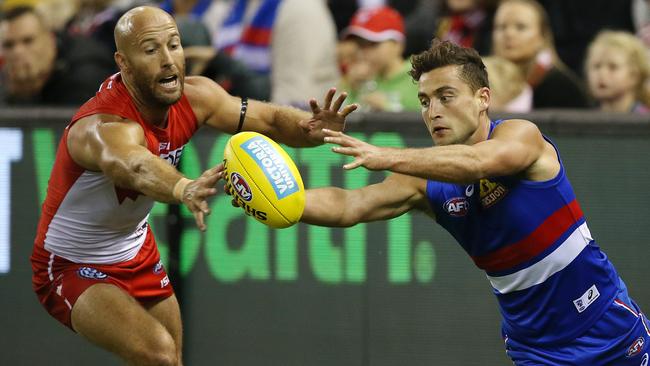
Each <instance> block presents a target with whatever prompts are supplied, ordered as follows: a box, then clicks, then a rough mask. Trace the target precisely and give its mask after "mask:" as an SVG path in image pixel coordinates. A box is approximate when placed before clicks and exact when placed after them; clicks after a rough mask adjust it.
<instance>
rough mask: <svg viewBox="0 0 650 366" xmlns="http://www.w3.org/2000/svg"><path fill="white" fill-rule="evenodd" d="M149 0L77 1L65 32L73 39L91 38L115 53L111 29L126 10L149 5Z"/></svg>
mask: <svg viewBox="0 0 650 366" xmlns="http://www.w3.org/2000/svg"><path fill="white" fill-rule="evenodd" d="M150 2H151V1H149V0H78V9H77V11H76V14H75V16H74V17H73V18H72V19H70V21H69V22H68V24H66V27H65V32H66V33H67V34H69V35H70V36H73V37H84V38H92V39H93V40H95V41H97V42H98V43H101V44H102V45H103V46H104V47H106V48H107V49H108V50H110V52H111V53H114V52H115V51H116V49H115V41H114V39H113V29H114V28H115V24H117V20H118V19H119V18H120V16H122V14H124V13H126V11H127V10H129V9H131V8H134V7H136V6H140V5H145V4H148V3H150Z"/></svg>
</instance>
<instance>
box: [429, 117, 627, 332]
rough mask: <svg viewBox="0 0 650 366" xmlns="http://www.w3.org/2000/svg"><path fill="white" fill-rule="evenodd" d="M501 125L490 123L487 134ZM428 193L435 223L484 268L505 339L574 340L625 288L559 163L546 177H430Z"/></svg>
mask: <svg viewBox="0 0 650 366" xmlns="http://www.w3.org/2000/svg"><path fill="white" fill-rule="evenodd" d="M500 122H501V121H497V122H491V127H490V135H491V134H492V131H493V129H494V127H496V126H497V125H498V124H499V123H500ZM556 151H557V150H556ZM558 159H559V154H558ZM427 197H428V199H429V202H430V204H431V207H432V208H433V210H434V211H435V215H436V219H437V221H438V223H439V224H440V225H442V226H443V227H444V228H445V229H446V230H447V231H449V232H450V233H451V235H453V237H454V238H455V239H456V240H457V241H458V242H459V243H460V245H461V246H462V247H463V249H465V251H466V252H467V253H468V254H469V255H470V256H471V257H472V259H473V261H474V263H475V264H476V266H478V267H479V268H481V269H483V270H484V271H485V272H486V274H487V277H488V280H489V281H490V283H491V284H492V287H493V290H494V293H495V295H496V296H497V298H498V301H499V305H500V309H501V313H502V316H503V330H504V332H505V333H506V334H507V335H508V337H511V338H513V339H518V340H519V341H522V342H532V343H533V344H552V343H556V342H565V341H568V340H572V339H574V338H575V337H576V336H578V335H580V334H581V333H584V332H585V331H586V330H587V329H588V328H589V327H591V326H592V325H593V324H594V322H595V321H596V320H598V319H599V318H600V317H601V315H602V314H603V313H604V312H605V311H606V310H607V308H608V307H609V306H610V305H611V304H612V302H613V300H614V298H615V296H616V295H617V293H618V291H619V289H620V283H619V277H618V274H617V273H616V270H615V269H614V267H613V266H612V264H611V263H610V262H609V260H608V259H607V256H606V255H605V254H604V253H603V252H602V251H601V250H600V248H599V247H598V246H597V245H596V243H595V242H594V240H593V238H592V237H591V234H590V233H589V229H588V227H587V223H586V221H585V217H584V215H583V213H582V210H581V209H580V205H579V204H578V202H577V201H576V197H575V195H574V192H573V189H572V188H571V185H570V184H569V180H568V179H567V177H566V175H565V172H564V166H563V165H562V162H561V161H560V172H559V173H558V174H557V176H556V177H555V178H553V179H551V180H549V181H544V182H533V181H526V180H522V179H520V178H517V177H514V176H508V177H495V178H489V179H481V181H480V182H478V183H475V184H473V185H459V184H452V183H443V182H437V181H428V182H427Z"/></svg>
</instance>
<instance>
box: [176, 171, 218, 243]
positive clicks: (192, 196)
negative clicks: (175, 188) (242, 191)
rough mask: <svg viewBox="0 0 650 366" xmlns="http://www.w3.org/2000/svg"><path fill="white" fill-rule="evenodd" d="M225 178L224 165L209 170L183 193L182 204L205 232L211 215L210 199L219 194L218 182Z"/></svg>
mask: <svg viewBox="0 0 650 366" xmlns="http://www.w3.org/2000/svg"><path fill="white" fill-rule="evenodd" d="M221 178H223V164H219V165H217V166H215V167H214V168H211V169H208V170H206V171H205V172H203V174H201V176H200V177H198V178H197V179H196V180H194V181H192V182H190V183H189V184H188V185H187V187H185V190H184V191H183V196H182V202H183V204H184V205H185V206H187V208H188V209H189V210H190V211H191V212H192V214H194V220H196V226H198V227H199V229H200V230H201V231H205V229H206V226H205V220H204V218H205V216H207V215H209V214H210V208H209V207H208V201H207V199H208V197H211V196H214V195H215V194H217V188H216V185H217V182H218V181H219V179H221Z"/></svg>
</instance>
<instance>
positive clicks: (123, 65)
mask: <svg viewBox="0 0 650 366" xmlns="http://www.w3.org/2000/svg"><path fill="white" fill-rule="evenodd" d="M113 58H114V59H115V64H116V65H117V67H118V68H119V69H120V71H121V72H123V73H126V72H128V71H129V67H128V63H127V62H126V57H124V55H123V54H122V53H121V52H119V51H117V52H115V54H114V55H113Z"/></svg>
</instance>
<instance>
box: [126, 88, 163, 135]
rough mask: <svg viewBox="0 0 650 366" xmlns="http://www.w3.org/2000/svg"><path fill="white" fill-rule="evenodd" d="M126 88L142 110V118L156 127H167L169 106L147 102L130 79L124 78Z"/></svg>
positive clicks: (139, 110) (139, 109)
mask: <svg viewBox="0 0 650 366" xmlns="http://www.w3.org/2000/svg"><path fill="white" fill-rule="evenodd" d="M122 80H123V82H124V86H126V90H128V92H129V94H130V95H131V99H133V104H135V107H136V108H137V109H138V112H140V115H141V116H142V119H144V120H145V121H146V122H148V123H149V124H152V125H154V126H156V127H160V128H165V127H166V126H167V114H168V113H169V106H159V105H152V103H146V102H145V101H144V100H143V98H142V96H141V95H140V93H139V92H138V91H137V89H136V88H135V87H134V86H133V85H132V84H131V81H130V80H127V79H125V78H124V77H123V78H122Z"/></svg>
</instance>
